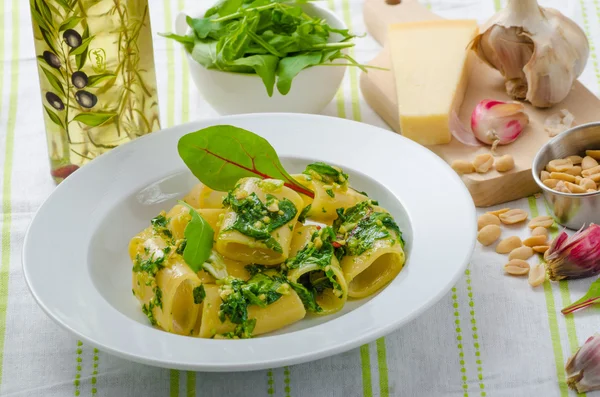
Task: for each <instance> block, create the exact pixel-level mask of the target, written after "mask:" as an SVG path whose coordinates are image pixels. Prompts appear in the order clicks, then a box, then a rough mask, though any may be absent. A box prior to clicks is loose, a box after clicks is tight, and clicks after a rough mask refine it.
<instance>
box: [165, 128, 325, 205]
mask: <svg viewBox="0 0 600 397" xmlns="http://www.w3.org/2000/svg"><path fill="white" fill-rule="evenodd" d="M177 150H178V151H179V155H180V156H181V158H182V159H183V161H184V162H185V164H186V165H187V166H188V168H189V169H190V170H191V171H192V173H193V174H194V175H195V176H196V177H197V178H198V179H199V180H200V182H202V183H203V184H205V185H206V186H208V187H209V188H211V189H213V190H217V191H221V192H226V191H229V190H231V189H233V188H234V187H235V186H236V184H237V183H238V181H239V180H240V179H241V178H245V177H255V178H261V179H278V180H281V181H283V182H284V184H285V186H287V187H289V188H290V189H292V190H295V191H296V192H298V193H301V194H305V195H307V196H309V197H312V198H314V193H313V192H312V191H311V190H309V189H307V188H306V187H304V186H302V185H301V184H299V183H298V182H297V181H296V180H295V179H294V178H292V177H291V175H290V174H288V172H287V171H286V170H285V169H284V168H283V166H282V165H281V161H280V160H279V157H278V156H277V153H276V152H275V149H273V147H272V146H271V144H270V143H269V142H268V141H267V140H266V139H264V138H262V137H260V136H258V135H256V134H254V133H252V132H250V131H247V130H244V129H242V128H238V127H234V126H231V125H216V126H211V127H208V128H204V129H202V130H199V131H196V132H192V133H189V134H186V135H184V136H183V137H181V139H180V140H179V144H178V145H177Z"/></svg>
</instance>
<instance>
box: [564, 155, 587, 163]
mask: <svg viewBox="0 0 600 397" xmlns="http://www.w3.org/2000/svg"><path fill="white" fill-rule="evenodd" d="M566 160H571V163H573V164H574V165H579V164H581V162H582V161H583V157H581V156H568V157H566Z"/></svg>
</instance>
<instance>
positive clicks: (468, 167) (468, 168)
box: [451, 160, 475, 175]
mask: <svg viewBox="0 0 600 397" xmlns="http://www.w3.org/2000/svg"><path fill="white" fill-rule="evenodd" d="M451 167H452V169H453V170H454V171H456V172H457V173H459V174H461V175H462V174H471V173H473V172H475V167H473V164H471V163H469V162H468V161H465V160H454V161H453V162H452V166H451Z"/></svg>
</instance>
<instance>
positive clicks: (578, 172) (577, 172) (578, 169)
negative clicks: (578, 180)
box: [565, 165, 582, 176]
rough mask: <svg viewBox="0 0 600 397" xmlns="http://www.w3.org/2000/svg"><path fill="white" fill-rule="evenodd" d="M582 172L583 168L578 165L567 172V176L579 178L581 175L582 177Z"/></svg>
mask: <svg viewBox="0 0 600 397" xmlns="http://www.w3.org/2000/svg"><path fill="white" fill-rule="evenodd" d="M581 170H582V168H581V167H580V166H578V165H576V166H575V167H573V168H569V169H568V170H566V171H565V174H569V175H573V176H579V175H581Z"/></svg>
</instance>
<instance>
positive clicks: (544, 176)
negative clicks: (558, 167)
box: [540, 170, 550, 182]
mask: <svg viewBox="0 0 600 397" xmlns="http://www.w3.org/2000/svg"><path fill="white" fill-rule="evenodd" d="M540 179H541V180H542V182H544V181H545V180H546V179H550V173H549V172H548V171H546V170H543V171H542V173H541V174H540Z"/></svg>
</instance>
